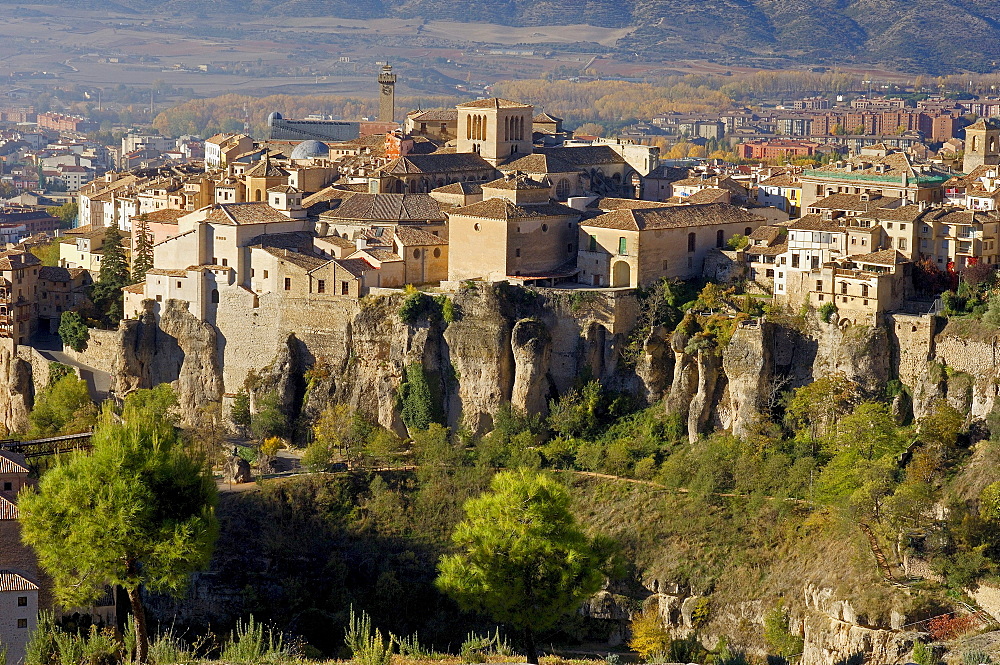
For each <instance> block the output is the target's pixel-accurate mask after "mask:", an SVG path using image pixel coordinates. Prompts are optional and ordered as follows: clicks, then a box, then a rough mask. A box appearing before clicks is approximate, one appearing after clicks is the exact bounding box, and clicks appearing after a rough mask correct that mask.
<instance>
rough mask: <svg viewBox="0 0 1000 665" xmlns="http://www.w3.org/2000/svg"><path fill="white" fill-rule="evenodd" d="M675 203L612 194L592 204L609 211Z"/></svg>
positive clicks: (664, 205)
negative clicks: (627, 197) (615, 196)
mask: <svg viewBox="0 0 1000 665" xmlns="http://www.w3.org/2000/svg"><path fill="white" fill-rule="evenodd" d="M672 205H673V204H670V203H660V202H658V201H640V200H639V199H619V198H614V197H611V196H605V197H604V198H600V199H597V200H596V201H594V202H593V203H592V204H591V206H593V207H594V208H599V209H601V210H605V211H607V212H611V211H612V210H648V209H650V208H669V207H671V206H672Z"/></svg>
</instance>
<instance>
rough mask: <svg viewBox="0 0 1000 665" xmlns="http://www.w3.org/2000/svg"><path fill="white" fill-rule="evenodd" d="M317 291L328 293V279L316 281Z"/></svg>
mask: <svg viewBox="0 0 1000 665" xmlns="http://www.w3.org/2000/svg"><path fill="white" fill-rule="evenodd" d="M316 293H326V280H323V279H321V280H319V281H317V282H316Z"/></svg>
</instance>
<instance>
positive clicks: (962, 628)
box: [927, 614, 979, 642]
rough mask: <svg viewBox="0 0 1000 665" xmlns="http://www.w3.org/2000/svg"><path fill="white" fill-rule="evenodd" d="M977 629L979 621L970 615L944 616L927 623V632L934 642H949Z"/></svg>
mask: <svg viewBox="0 0 1000 665" xmlns="http://www.w3.org/2000/svg"><path fill="white" fill-rule="evenodd" d="M978 627H979V620H978V619H976V617H974V616H972V615H971V614H962V615H954V614H946V615H944V616H940V617H934V618H933V619H931V620H930V621H928V622H927V632H928V633H930V634H931V638H932V639H933V640H934V641H935V642H949V641H951V640H954V639H958V638H959V637H962V636H963V635H965V634H966V633H968V632H971V631H973V630H975V629H976V628H978Z"/></svg>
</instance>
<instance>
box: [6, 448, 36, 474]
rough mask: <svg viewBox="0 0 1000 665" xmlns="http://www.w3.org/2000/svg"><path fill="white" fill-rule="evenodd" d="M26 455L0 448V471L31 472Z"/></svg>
mask: <svg viewBox="0 0 1000 665" xmlns="http://www.w3.org/2000/svg"><path fill="white" fill-rule="evenodd" d="M30 471H31V469H29V468H28V465H27V463H26V462H25V460H24V455H21V454H20V453H11V452H8V451H6V450H0V473H29V472H30Z"/></svg>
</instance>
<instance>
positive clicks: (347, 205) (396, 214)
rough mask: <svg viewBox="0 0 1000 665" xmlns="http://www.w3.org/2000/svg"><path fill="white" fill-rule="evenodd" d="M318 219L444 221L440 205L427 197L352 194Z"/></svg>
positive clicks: (416, 195) (420, 195)
mask: <svg viewBox="0 0 1000 665" xmlns="http://www.w3.org/2000/svg"><path fill="white" fill-rule="evenodd" d="M321 217H322V218H323V219H333V220H336V219H353V220H370V221H381V222H384V221H390V222H426V221H440V222H443V221H445V220H446V219H447V218H446V217H445V215H444V213H443V212H441V206H440V204H439V203H438V202H437V201H436V200H435V199H434V198H433V197H431V196H430V195H428V194H355V195H354V196H352V197H351V198H349V199H347V200H345V201H344V202H343V203H341V204H340V207H338V208H336V209H334V210H330V211H329V212H324V213H323V214H322V215H321Z"/></svg>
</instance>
